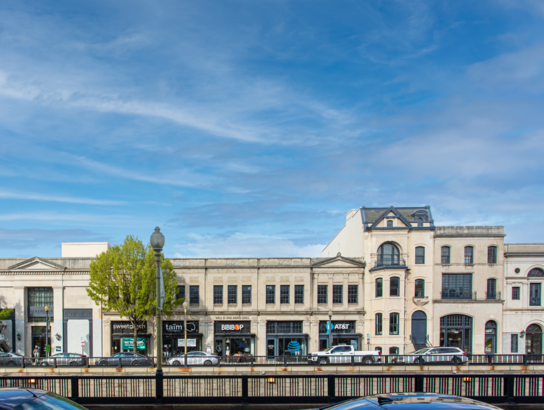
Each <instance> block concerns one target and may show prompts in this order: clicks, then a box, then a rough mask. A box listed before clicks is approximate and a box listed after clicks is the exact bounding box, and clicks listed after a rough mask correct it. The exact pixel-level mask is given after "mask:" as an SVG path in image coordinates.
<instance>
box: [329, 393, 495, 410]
mask: <svg viewBox="0 0 544 410" xmlns="http://www.w3.org/2000/svg"><path fill="white" fill-rule="evenodd" d="M324 409H327V410H379V409H382V410H490V409H492V410H500V409H499V408H498V407H495V406H492V405H491V404H487V403H483V402H481V401H477V400H472V399H467V398H465V397H458V396H450V395H447V394H435V393H388V394H382V395H379V396H367V397H362V398H359V399H354V400H347V401H344V402H341V403H336V404H331V405H329V406H325V407H321V408H320V409H319V410H324Z"/></svg>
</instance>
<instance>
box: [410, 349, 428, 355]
mask: <svg viewBox="0 0 544 410" xmlns="http://www.w3.org/2000/svg"><path fill="white" fill-rule="evenodd" d="M429 350H431V349H430V348H429V347H426V348H425V349H419V350H416V351H415V352H414V353H410V354H423V353H426V352H428V351H429Z"/></svg>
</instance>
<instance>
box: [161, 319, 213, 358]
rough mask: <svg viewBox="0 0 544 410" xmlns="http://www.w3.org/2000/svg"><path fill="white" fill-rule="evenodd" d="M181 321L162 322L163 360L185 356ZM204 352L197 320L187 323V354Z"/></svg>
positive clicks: (182, 323)
mask: <svg viewBox="0 0 544 410" xmlns="http://www.w3.org/2000/svg"><path fill="white" fill-rule="evenodd" d="M183 326H184V322H183V321H181V320H180V321H171V320H165V321H164V322H162V335H163V336H162V341H163V356H164V357H165V358H169V357H175V356H181V355H183V354H185V330H184V327H183ZM193 351H206V347H205V346H204V347H203V346H202V333H199V322H198V320H191V321H187V352H193Z"/></svg>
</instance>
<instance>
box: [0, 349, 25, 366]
mask: <svg viewBox="0 0 544 410" xmlns="http://www.w3.org/2000/svg"><path fill="white" fill-rule="evenodd" d="M23 360H24V361H25V366H30V365H31V364H32V360H31V359H30V357H23V356H21V355H20V354H17V353H4V352H1V353H0V366H19V367H21V366H22V364H23Z"/></svg>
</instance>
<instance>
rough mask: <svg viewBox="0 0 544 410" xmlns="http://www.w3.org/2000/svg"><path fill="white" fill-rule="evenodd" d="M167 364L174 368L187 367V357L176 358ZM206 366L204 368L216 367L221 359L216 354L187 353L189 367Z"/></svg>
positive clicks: (172, 358)
mask: <svg viewBox="0 0 544 410" xmlns="http://www.w3.org/2000/svg"><path fill="white" fill-rule="evenodd" d="M166 363H167V364H171V365H173V366H182V365H185V356H175V357H171V358H170V359H168V361H167V362H166ZM199 364H201V365H204V366H215V365H218V364H219V357H217V356H216V355H214V354H211V353H206V352H189V353H187V365H189V366H194V365H199Z"/></svg>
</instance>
